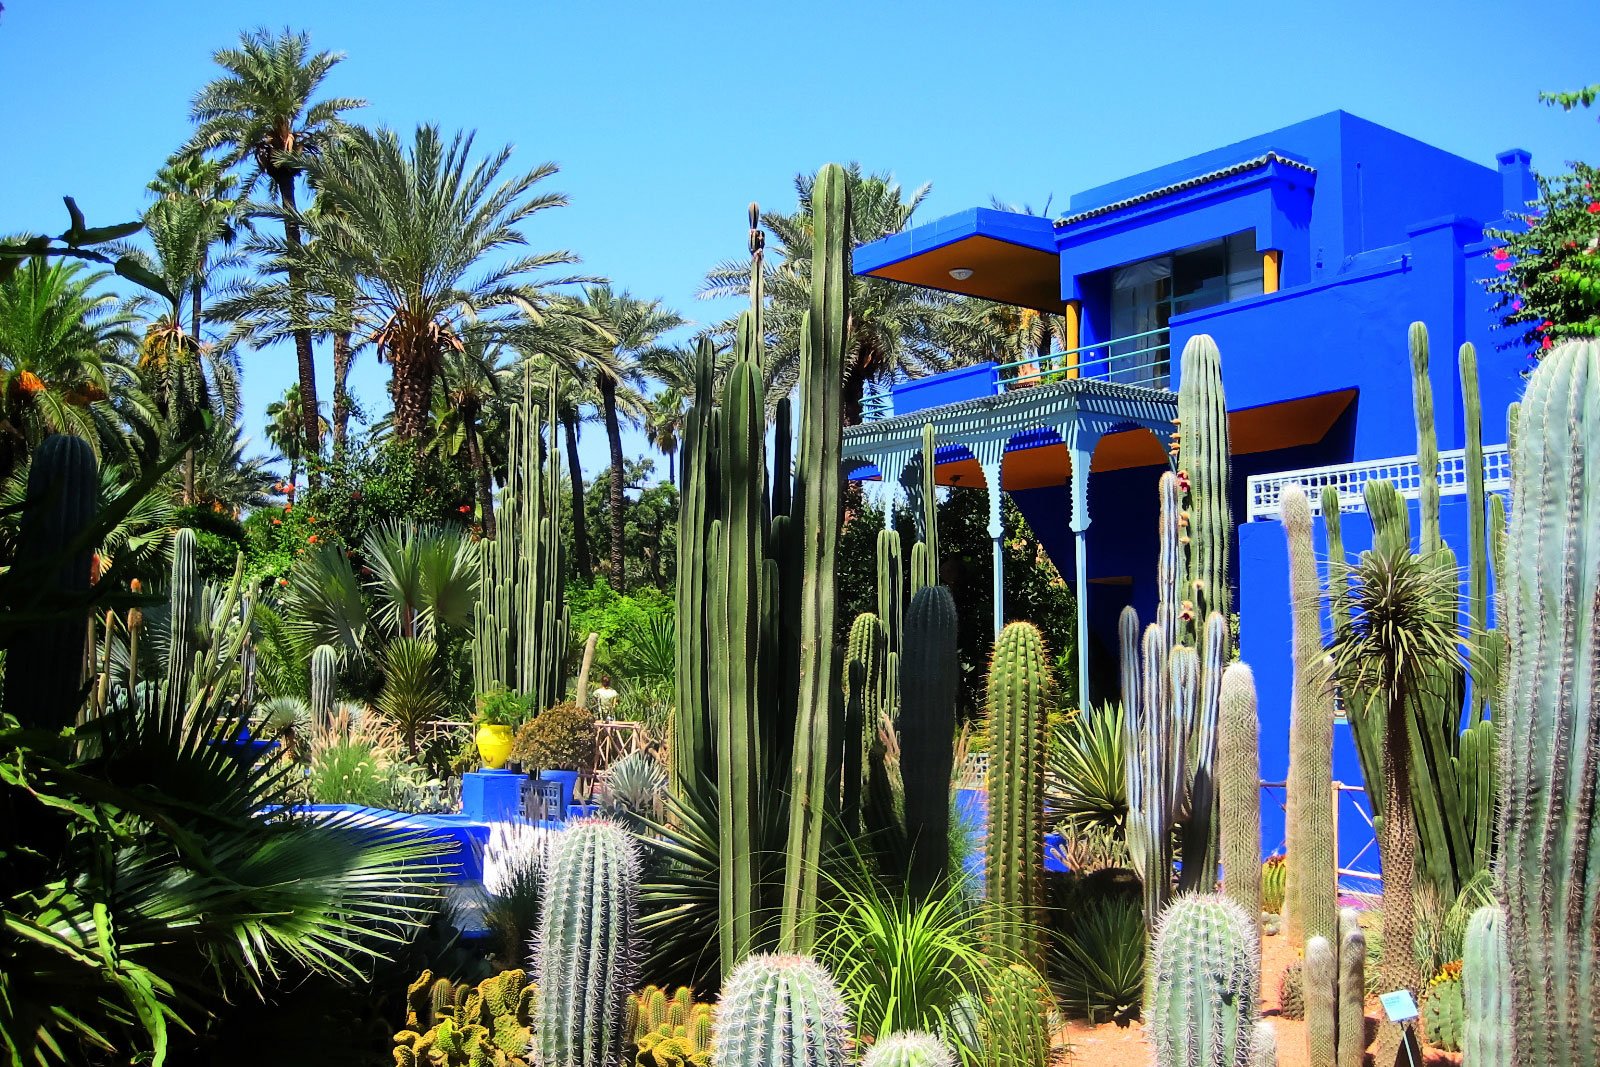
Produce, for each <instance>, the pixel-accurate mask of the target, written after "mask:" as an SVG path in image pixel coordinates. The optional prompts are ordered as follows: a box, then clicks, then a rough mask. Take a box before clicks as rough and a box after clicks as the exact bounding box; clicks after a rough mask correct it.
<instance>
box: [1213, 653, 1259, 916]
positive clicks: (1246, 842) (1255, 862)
mask: <svg viewBox="0 0 1600 1067" xmlns="http://www.w3.org/2000/svg"><path fill="white" fill-rule="evenodd" d="M1220 705H1221V708H1220V711H1219V715H1218V720H1219V721H1218V727H1217V732H1218V744H1217V768H1218V773H1219V777H1220V779H1221V788H1220V790H1219V791H1218V803H1217V807H1218V810H1219V813H1220V821H1221V824H1222V829H1221V838H1222V893H1223V895H1224V896H1226V897H1228V898H1230V899H1232V900H1234V901H1236V902H1237V903H1238V905H1239V906H1240V907H1241V908H1243V909H1244V912H1245V914H1246V915H1249V916H1252V917H1253V918H1255V919H1256V921H1257V922H1260V916H1261V760H1260V743H1259V737H1258V735H1259V733H1260V720H1259V718H1258V716H1257V714H1256V683H1255V676H1254V675H1253V674H1252V673H1251V671H1250V668H1249V667H1248V666H1247V665H1246V664H1243V663H1233V664H1229V665H1228V667H1227V668H1226V669H1225V670H1224V671H1223V672H1222V692H1221V697H1220Z"/></svg>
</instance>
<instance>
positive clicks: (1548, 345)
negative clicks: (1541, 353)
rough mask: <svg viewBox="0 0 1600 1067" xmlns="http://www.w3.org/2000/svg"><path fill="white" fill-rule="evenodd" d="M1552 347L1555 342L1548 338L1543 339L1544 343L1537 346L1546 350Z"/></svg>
mask: <svg viewBox="0 0 1600 1067" xmlns="http://www.w3.org/2000/svg"><path fill="white" fill-rule="evenodd" d="M1554 346H1555V342H1554V341H1552V340H1550V338H1548V337H1546V338H1545V339H1544V341H1543V342H1542V343H1541V344H1540V345H1539V347H1540V348H1546V349H1548V348H1553V347H1554Z"/></svg>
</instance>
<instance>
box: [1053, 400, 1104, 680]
mask: <svg viewBox="0 0 1600 1067" xmlns="http://www.w3.org/2000/svg"><path fill="white" fill-rule="evenodd" d="M1062 436H1063V437H1064V439H1065V440H1066V443H1067V454H1068V456H1069V457H1070V458H1071V461H1072V473H1071V475H1070V478H1071V496H1072V514H1071V518H1070V520H1069V523H1068V526H1069V528H1070V529H1071V530H1072V567H1073V580H1074V582H1075V584H1076V589H1077V594H1078V603H1077V615H1078V619H1077V622H1078V707H1079V708H1087V707H1088V706H1089V537H1088V534H1089V461H1090V460H1091V459H1092V458H1093V456H1094V446H1095V445H1096V444H1098V443H1099V441H1100V429H1099V428H1098V427H1094V426H1085V425H1084V424H1083V423H1082V422H1077V421H1074V422H1072V423H1071V424H1069V425H1068V426H1067V428H1066V433H1065V434H1063V435H1062Z"/></svg>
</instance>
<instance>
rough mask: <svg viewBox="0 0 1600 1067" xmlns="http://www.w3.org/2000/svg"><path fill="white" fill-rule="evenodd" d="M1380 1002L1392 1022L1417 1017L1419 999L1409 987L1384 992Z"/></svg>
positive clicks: (1400, 1021) (1379, 998)
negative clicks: (1412, 993)
mask: <svg viewBox="0 0 1600 1067" xmlns="http://www.w3.org/2000/svg"><path fill="white" fill-rule="evenodd" d="M1378 1002H1379V1003H1380V1004H1382V1005H1383V1013H1384V1014H1385V1015H1387V1016H1388V1017H1389V1021H1390V1022H1392V1023H1403V1022H1409V1021H1411V1020H1412V1019H1415V1018H1416V1017H1417V1001H1416V998H1414V997H1413V996H1412V995H1411V990H1409V989H1396V990H1395V991H1394V992H1393V993H1384V994H1382V995H1380V996H1379V997H1378Z"/></svg>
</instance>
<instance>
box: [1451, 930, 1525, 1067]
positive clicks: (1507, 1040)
mask: <svg viewBox="0 0 1600 1067" xmlns="http://www.w3.org/2000/svg"><path fill="white" fill-rule="evenodd" d="M1463 951H1464V958H1463V959H1462V961H1461V997H1462V1023H1461V1052H1462V1063H1463V1064H1464V1065H1465V1067H1511V1029H1512V1012H1513V1010H1514V1009H1513V1007H1512V1003H1511V959H1510V952H1509V949H1508V948H1507V946H1506V920H1505V913H1504V912H1503V911H1501V910H1500V907H1499V905H1496V904H1491V905H1488V906H1485V907H1482V908H1479V909H1478V910H1477V911H1475V912H1473V913H1472V919H1471V920H1470V921H1469V922H1468V923H1467V937H1466V944H1465V947H1464V949H1463Z"/></svg>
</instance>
